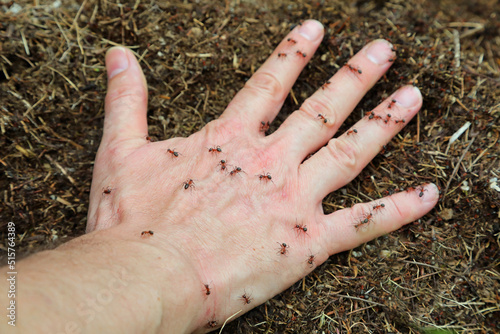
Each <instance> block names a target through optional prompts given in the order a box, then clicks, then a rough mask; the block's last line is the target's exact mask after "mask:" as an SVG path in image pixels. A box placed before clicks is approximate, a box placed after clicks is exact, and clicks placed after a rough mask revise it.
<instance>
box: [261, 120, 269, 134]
mask: <svg viewBox="0 0 500 334" xmlns="http://www.w3.org/2000/svg"><path fill="white" fill-rule="evenodd" d="M267 130H269V122H267V123H266V122H260V132H266V131H267Z"/></svg>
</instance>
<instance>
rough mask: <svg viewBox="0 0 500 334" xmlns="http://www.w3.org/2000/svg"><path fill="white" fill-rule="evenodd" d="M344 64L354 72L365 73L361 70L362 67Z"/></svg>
mask: <svg viewBox="0 0 500 334" xmlns="http://www.w3.org/2000/svg"><path fill="white" fill-rule="evenodd" d="M344 66H347V67H348V68H349V70H351V72H354V73H356V72H358V73H359V74H361V73H363V72H362V71H361V69H359V68H356V67H354V66H352V65H351V64H349V63H347V64H345V65H344Z"/></svg>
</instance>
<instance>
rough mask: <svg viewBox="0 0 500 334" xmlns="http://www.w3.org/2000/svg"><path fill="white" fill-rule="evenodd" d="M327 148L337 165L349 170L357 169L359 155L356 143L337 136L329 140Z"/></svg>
mask: <svg viewBox="0 0 500 334" xmlns="http://www.w3.org/2000/svg"><path fill="white" fill-rule="evenodd" d="M326 149H327V150H329V152H330V158H331V159H332V161H333V162H334V163H335V164H336V165H338V166H340V167H341V168H342V169H344V170H347V171H352V170H355V169H356V167H357V156H358V154H357V152H358V150H357V147H356V144H354V143H352V142H347V141H345V140H343V139H342V138H336V139H332V140H330V142H328V145H327V146H326Z"/></svg>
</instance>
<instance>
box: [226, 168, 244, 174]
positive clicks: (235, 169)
mask: <svg viewBox="0 0 500 334" xmlns="http://www.w3.org/2000/svg"><path fill="white" fill-rule="evenodd" d="M240 172H243V173H245V172H244V171H243V170H242V169H241V167H237V166H236V167H234V169H233V170H232V171H231V172H229V175H231V176H233V175H236V174H238V173H240Z"/></svg>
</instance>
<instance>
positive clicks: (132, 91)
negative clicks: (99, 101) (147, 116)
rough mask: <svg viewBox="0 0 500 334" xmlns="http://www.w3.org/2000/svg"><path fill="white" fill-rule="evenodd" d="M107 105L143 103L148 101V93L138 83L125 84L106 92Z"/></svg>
mask: <svg viewBox="0 0 500 334" xmlns="http://www.w3.org/2000/svg"><path fill="white" fill-rule="evenodd" d="M105 102H106V105H119V106H121V105H124V106H129V107H130V106H131V105H141V104H146V103H147V94H146V93H145V92H144V91H143V89H142V88H138V87H137V85H131V84H123V85H120V86H119V87H116V88H115V89H113V90H112V91H108V93H107V94H106V100H105Z"/></svg>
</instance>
